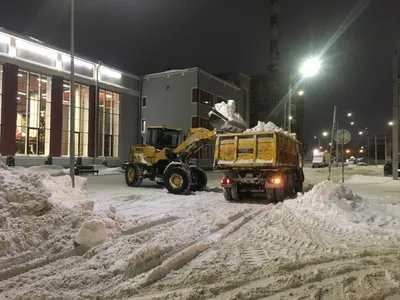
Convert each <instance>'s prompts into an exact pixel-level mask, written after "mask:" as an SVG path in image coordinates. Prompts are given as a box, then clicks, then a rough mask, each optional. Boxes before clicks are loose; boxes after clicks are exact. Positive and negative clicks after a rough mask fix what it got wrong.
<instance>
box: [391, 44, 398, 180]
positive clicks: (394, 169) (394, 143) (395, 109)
mask: <svg viewBox="0 0 400 300" xmlns="http://www.w3.org/2000/svg"><path fill="white" fill-rule="evenodd" d="M399 50H400V42H398V43H397V45H396V48H395V49H394V54H393V129H392V130H393V132H392V133H393V138H392V147H393V154H392V155H393V157H392V174H393V180H398V179H399V173H398V171H397V169H398V166H399V154H398V153H399V62H400V61H399Z"/></svg>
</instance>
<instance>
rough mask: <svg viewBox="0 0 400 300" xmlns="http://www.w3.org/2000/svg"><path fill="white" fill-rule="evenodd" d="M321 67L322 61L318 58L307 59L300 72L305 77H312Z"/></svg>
mask: <svg viewBox="0 0 400 300" xmlns="http://www.w3.org/2000/svg"><path fill="white" fill-rule="evenodd" d="M320 69H321V61H320V60H319V59H318V58H311V59H308V60H306V61H305V62H304V63H303V64H302V66H301V67H300V73H301V75H303V76H304V77H311V76H314V75H316V74H317V73H318V72H319V70H320Z"/></svg>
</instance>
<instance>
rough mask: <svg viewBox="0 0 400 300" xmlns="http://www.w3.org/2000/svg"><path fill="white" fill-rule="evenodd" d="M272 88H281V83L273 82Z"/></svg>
mask: <svg viewBox="0 0 400 300" xmlns="http://www.w3.org/2000/svg"><path fill="white" fill-rule="evenodd" d="M272 87H273V88H275V89H276V88H279V82H277V81H275V82H273V83H272Z"/></svg>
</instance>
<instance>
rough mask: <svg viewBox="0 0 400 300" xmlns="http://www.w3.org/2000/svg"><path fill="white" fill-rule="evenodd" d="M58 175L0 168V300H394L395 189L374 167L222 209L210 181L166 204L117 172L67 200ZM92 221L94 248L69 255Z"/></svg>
mask: <svg viewBox="0 0 400 300" xmlns="http://www.w3.org/2000/svg"><path fill="white" fill-rule="evenodd" d="M61 171H62V170H59V169H57V168H54V169H52V170H48V169H47V170H45V169H40V170H38V169H35V170H34V173H35V174H31V172H30V171H29V170H18V172H13V171H10V170H8V169H7V168H4V166H3V167H2V168H1V172H0V173H1V174H0V188H1V190H2V191H4V192H3V194H1V195H0V228H1V229H2V231H1V233H0V299H20V300H22V299H97V300H100V299H101V300H103V299H104V300H105V299H363V300H364V299H385V298H386V299H399V297H400V294H396V293H398V291H399V289H400V267H399V266H398V261H399V258H400V252H399V250H398V249H399V246H400V205H398V203H399V202H400V196H399V195H400V194H399V193H400V182H393V181H392V180H391V179H390V178H385V177H383V176H382V173H383V172H382V171H383V168H382V167H377V168H376V167H372V166H370V167H356V166H353V167H348V168H346V176H345V180H346V185H345V186H342V185H339V184H337V182H339V180H340V169H339V168H333V177H332V179H333V180H332V182H329V181H326V179H327V169H309V168H306V169H305V175H306V183H305V186H306V187H309V189H310V191H308V192H306V193H305V194H304V195H299V196H298V197H297V198H296V199H290V200H287V201H285V202H283V203H279V204H277V205H274V204H263V203H259V201H257V202H253V201H251V199H250V200H249V201H245V202H243V203H228V202H226V201H225V200H224V199H223V197H222V194H221V191H220V189H219V180H220V177H221V175H220V174H218V173H215V172H209V173H208V177H209V184H208V188H207V190H206V191H203V192H197V193H196V194H194V195H189V196H176V195H170V194H168V193H167V192H166V191H165V190H164V189H162V188H159V187H158V186H157V185H155V184H153V183H150V182H145V183H144V185H143V186H142V187H140V188H130V187H127V186H126V185H125V183H124V178H123V174H122V173H121V172H120V171H119V170H117V169H104V170H102V171H101V172H100V174H101V175H100V176H89V177H88V180H87V182H86V180H85V179H82V178H78V180H77V188H76V189H75V191H72V188H71V187H70V182H69V181H68V176H65V175H64V174H62V173H60V172H61ZM62 172H65V171H62ZM48 173H53V174H55V175H58V176H49V175H48ZM21 198H22V200H21ZM92 218H95V219H99V220H102V221H103V222H104V224H105V228H106V231H107V238H106V240H105V241H104V242H102V243H101V244H100V245H97V246H94V247H92V248H90V249H89V250H88V249H87V248H83V249H82V247H81V246H78V247H74V243H73V241H74V238H75V235H76V234H77V232H78V230H79V228H80V227H81V225H82V224H83V223H84V222H85V221H87V220H90V219H92Z"/></svg>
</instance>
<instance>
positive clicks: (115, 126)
mask: <svg viewBox="0 0 400 300" xmlns="http://www.w3.org/2000/svg"><path fill="white" fill-rule="evenodd" d="M99 142H100V143H101V144H100V151H101V152H100V156H104V157H118V142H119V94H117V93H113V92H110V91H106V90H100V91H99Z"/></svg>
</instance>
